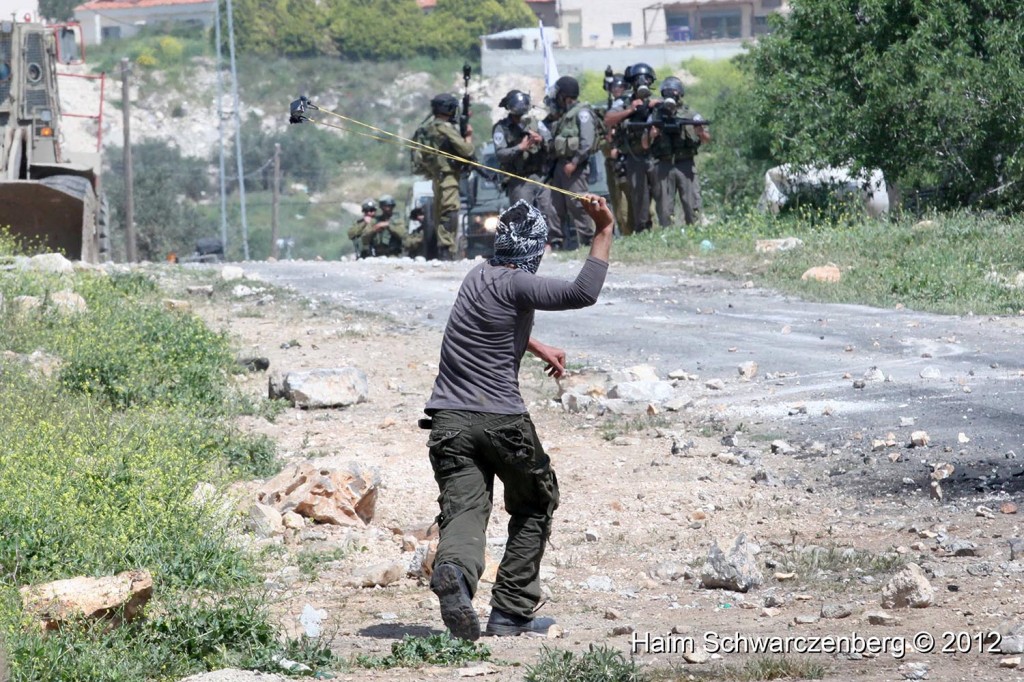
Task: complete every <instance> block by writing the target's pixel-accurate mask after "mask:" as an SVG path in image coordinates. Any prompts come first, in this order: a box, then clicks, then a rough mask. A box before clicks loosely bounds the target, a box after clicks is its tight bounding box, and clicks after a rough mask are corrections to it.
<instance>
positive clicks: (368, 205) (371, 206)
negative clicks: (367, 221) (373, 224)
mask: <svg viewBox="0 0 1024 682" xmlns="http://www.w3.org/2000/svg"><path fill="white" fill-rule="evenodd" d="M361 210H362V212H363V213H369V212H370V211H373V212H374V213H376V212H377V202H376V201H374V200H373V199H367V200H366V201H364V202H363V205H362V207H361Z"/></svg>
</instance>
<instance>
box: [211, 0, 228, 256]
mask: <svg viewBox="0 0 1024 682" xmlns="http://www.w3.org/2000/svg"><path fill="white" fill-rule="evenodd" d="M214 11H215V12H216V13H217V19H216V22H215V24H214V25H215V32H214V38H215V39H216V41H217V152H218V155H219V156H220V243H221V247H222V248H223V249H224V253H227V252H228V189H227V178H226V177H224V175H225V173H224V68H223V66H224V58H223V56H222V55H221V51H222V49H223V48H222V47H221V38H220V0H217V8H216V9H215V10H214Z"/></svg>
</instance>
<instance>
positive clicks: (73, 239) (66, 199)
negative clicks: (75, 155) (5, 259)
mask: <svg viewBox="0 0 1024 682" xmlns="http://www.w3.org/2000/svg"><path fill="white" fill-rule="evenodd" d="M51 180H53V179H52V178H47V179H46V180H42V181H39V180H15V181H5V182H0V228H3V227H7V228H9V230H10V233H11V235H13V236H14V237H16V238H17V239H18V240H19V241H20V242H21V243H22V245H23V246H24V247H25V248H26V249H27V250H30V251H53V252H58V253H62V254H64V256H65V257H66V258H69V259H71V260H92V258H90V255H91V254H90V249H89V244H90V242H91V240H92V239H93V233H95V210H96V195H95V194H94V193H93V189H92V185H91V183H89V181H88V180H87V179H85V178H74V179H73V180H72V181H68V179H66V178H65V179H62V181H61V182H57V183H53V182H48V181H51ZM83 245H85V247H86V248H85V253H83Z"/></svg>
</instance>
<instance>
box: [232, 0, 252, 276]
mask: <svg viewBox="0 0 1024 682" xmlns="http://www.w3.org/2000/svg"><path fill="white" fill-rule="evenodd" d="M227 5H228V53H229V54H230V55H231V93H232V95H233V96H234V100H235V157H236V158H237V159H238V200H239V202H240V203H241V209H242V216H241V217H242V255H243V257H244V258H245V260H249V222H248V221H247V220H246V218H245V169H244V168H243V164H242V113H241V107H242V104H241V102H239V100H238V68H237V66H236V65H235V20H234V11H233V10H232V9H231V0H227Z"/></svg>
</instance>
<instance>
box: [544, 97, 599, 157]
mask: <svg viewBox="0 0 1024 682" xmlns="http://www.w3.org/2000/svg"><path fill="white" fill-rule="evenodd" d="M584 109H590V105H589V104H587V103H586V102H577V103H576V104H574V105H573V107H572V109H569V111H567V112H565V115H563V116H562V118H560V119H558V127H557V128H555V133H554V137H555V139H554V145H553V146H554V151H555V158H558V159H571V158H572V157H574V156H576V152H578V151H579V150H580V112H582V111H583V110H584ZM591 116H593V113H591Z"/></svg>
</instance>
